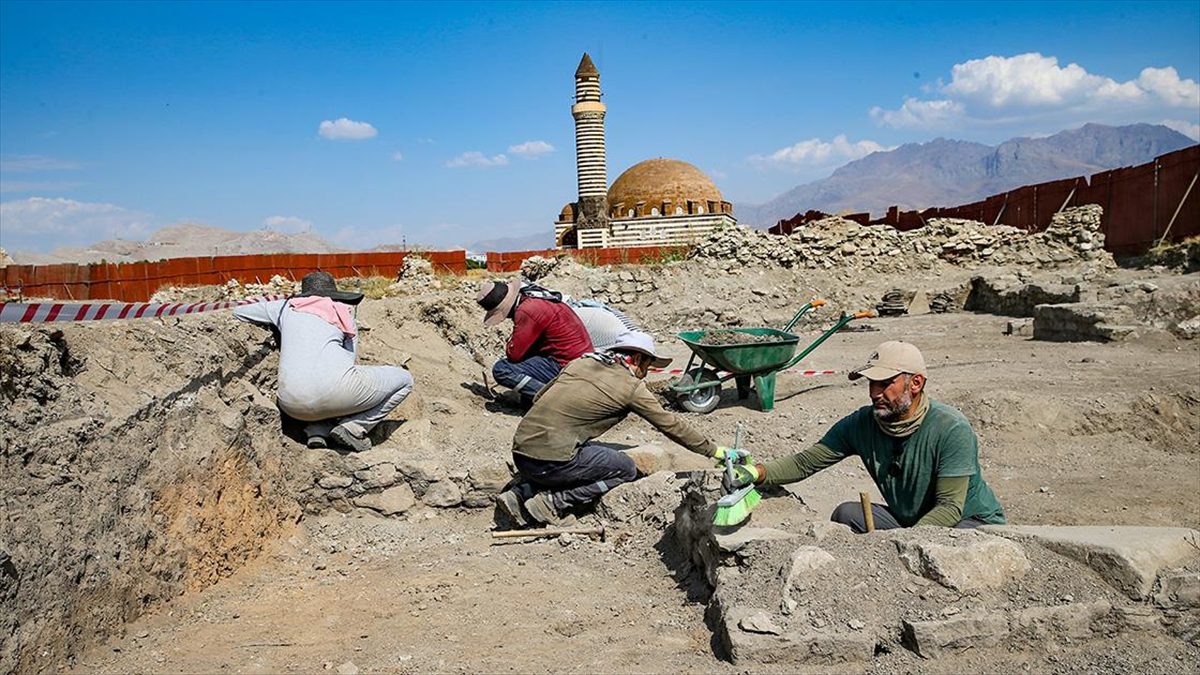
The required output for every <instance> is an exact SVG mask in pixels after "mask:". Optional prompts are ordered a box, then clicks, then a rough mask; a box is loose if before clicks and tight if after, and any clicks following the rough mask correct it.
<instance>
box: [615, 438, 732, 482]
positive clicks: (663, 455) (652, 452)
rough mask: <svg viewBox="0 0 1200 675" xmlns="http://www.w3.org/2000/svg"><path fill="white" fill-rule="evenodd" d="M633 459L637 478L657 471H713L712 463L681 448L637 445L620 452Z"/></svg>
mask: <svg viewBox="0 0 1200 675" xmlns="http://www.w3.org/2000/svg"><path fill="white" fill-rule="evenodd" d="M622 452H624V453H625V454H627V455H629V457H630V458H631V459H633V463H634V465H635V466H637V470H638V475H639V476H649V475H651V474H655V473H658V472H659V471H698V470H704V469H713V468H714V466H713V462H712V460H709V459H707V458H705V457H701V456H700V455H697V454H696V453H694V452H690V451H688V450H685V449H683V448H680V447H677V446H672V447H664V446H661V445H653V444H648V445H639V446H637V447H636V448H628V449H625V450H622Z"/></svg>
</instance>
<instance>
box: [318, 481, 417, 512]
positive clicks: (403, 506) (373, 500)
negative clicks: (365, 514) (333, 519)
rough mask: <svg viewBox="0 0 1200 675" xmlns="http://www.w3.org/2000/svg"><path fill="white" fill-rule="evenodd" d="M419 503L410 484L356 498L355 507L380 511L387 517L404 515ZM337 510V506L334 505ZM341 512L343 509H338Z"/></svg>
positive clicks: (402, 484)
mask: <svg viewBox="0 0 1200 675" xmlns="http://www.w3.org/2000/svg"><path fill="white" fill-rule="evenodd" d="M416 503H417V498H416V496H415V495H413V491H412V488H411V487H409V486H408V483H400V484H399V485H394V486H392V487H390V488H388V489H386V490H384V491H383V492H371V493H368V494H365V495H359V496H358V497H355V498H354V505H355V506H361V507H363V508H367V509H371V510H372V511H378V512H379V513H382V514H383V515H385V516H394V515H396V514H400V513H404V512H405V511H407V510H409V509H411V508H412V507H413V506H414V505H415V504H416ZM334 508H337V505H336V504H335V505H334ZM338 510H341V509H338Z"/></svg>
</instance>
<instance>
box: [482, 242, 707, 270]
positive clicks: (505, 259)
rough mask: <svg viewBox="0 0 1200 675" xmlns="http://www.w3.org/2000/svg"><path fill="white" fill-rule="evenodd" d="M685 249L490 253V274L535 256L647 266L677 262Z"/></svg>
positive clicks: (647, 247) (488, 263) (664, 247)
mask: <svg viewBox="0 0 1200 675" xmlns="http://www.w3.org/2000/svg"><path fill="white" fill-rule="evenodd" d="M688 248H689V247H687V246H630V247H628V248H578V249H561V250H560V249H553V248H550V249H540V250H536V251H512V252H505V253H496V252H489V253H488V254H487V269H488V271H489V272H516V271H517V270H519V269H521V263H522V262H523V261H524V260H525V259H526V258H530V257H532V256H535V255H540V256H543V257H546V258H553V257H555V256H558V255H569V256H571V257H572V258H574V259H575V260H578V261H579V262H581V263H583V264H585V265H622V264H646V263H656V262H664V261H667V260H678V259H681V258H683V256H684V255H686V254H687V251H688Z"/></svg>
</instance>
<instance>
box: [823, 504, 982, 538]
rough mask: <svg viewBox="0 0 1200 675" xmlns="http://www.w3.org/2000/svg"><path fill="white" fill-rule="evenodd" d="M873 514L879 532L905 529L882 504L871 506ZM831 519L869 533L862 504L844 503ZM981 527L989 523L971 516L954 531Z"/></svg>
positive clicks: (955, 527)
mask: <svg viewBox="0 0 1200 675" xmlns="http://www.w3.org/2000/svg"><path fill="white" fill-rule="evenodd" d="M871 513H872V514H873V515H874V516H875V529H877V530H895V529H897V528H901V527H904V526H903V525H901V524H900V523H898V522H896V516H893V515H892V512H891V511H889V510H888V507H886V506H884V505H882V504H871ZM829 519H830V520H832V521H833V522H835V523H841V524H843V525H849V526H850V529H851V530H854V531H855V532H857V533H859V534H862V533H864V532H866V531H867V523H866V521H864V520H863V510H862V502H842V503H841V504H839V505H838V507H837V508H836V509H834V510H833V514H832V515H830V516H829ZM980 525H987V523H985V522H983V521H982V520H980V519H978V518H976V517H975V516H971V517H970V518H967V519H966V520H960V521H959V522H958V524H957V525H955V526H954V529H956V530H972V529H975V528H976V527H979V526H980Z"/></svg>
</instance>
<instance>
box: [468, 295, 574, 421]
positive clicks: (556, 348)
mask: <svg viewBox="0 0 1200 675" xmlns="http://www.w3.org/2000/svg"><path fill="white" fill-rule="evenodd" d="M475 302H477V303H479V306H480V307H483V309H484V310H486V311H487V314H485V315H484V317H483V323H484V325H486V326H495V325H497V324H499V323H500V322H502V321H504V320H505V319H512V321H513V332H512V336H511V337H509V339H508V344H507V346H506V347H505V350H504V358H502V359H500V360H499V361H497V362H496V364H495V365H494V366H492V376H493V377H495V378H496V382H497V383H499V384H502V385H504V386H506V387H508V388H510V389H512V390H514V391H516V392H518V393H519V394H520V395H521V399H522V401H524V402H525V403H530V402H531V401H532V400H533V397H534V396H535V395H537V393H538V392H539V391H541V390H542V387H545V386H546V383H547V382H549V381H550V380H553V379H554V377H555V376H556V375H558V373H559V371H560V370H562V368H563V366H565V365H567V364H568V363H570V362H571V361H572V360H574V359H577V358H579V357H580V356H583V355H584V354H587V353H588V352H590V351H592V340H591V338H590V337H588V332H587V329H586V328H584V325H583V322H582V321H580V320H579V317H578V316H576V315H575V312H574V311H573V310H572V309H571V308H570V307H569V306H568V305H567V304H566V303H565V302H563V301H562V295H561V294H559V293H554V292H552V291H545V289H542V288H540V287H537V286H531V287H522V285H521V281H520V280H519V279H514V280H513V281H511V282H509V283H507V284H505V283H501V282H496V281H485V282H483V284H482V285H481V286H480V288H479V295H477V296H476V297H475Z"/></svg>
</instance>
